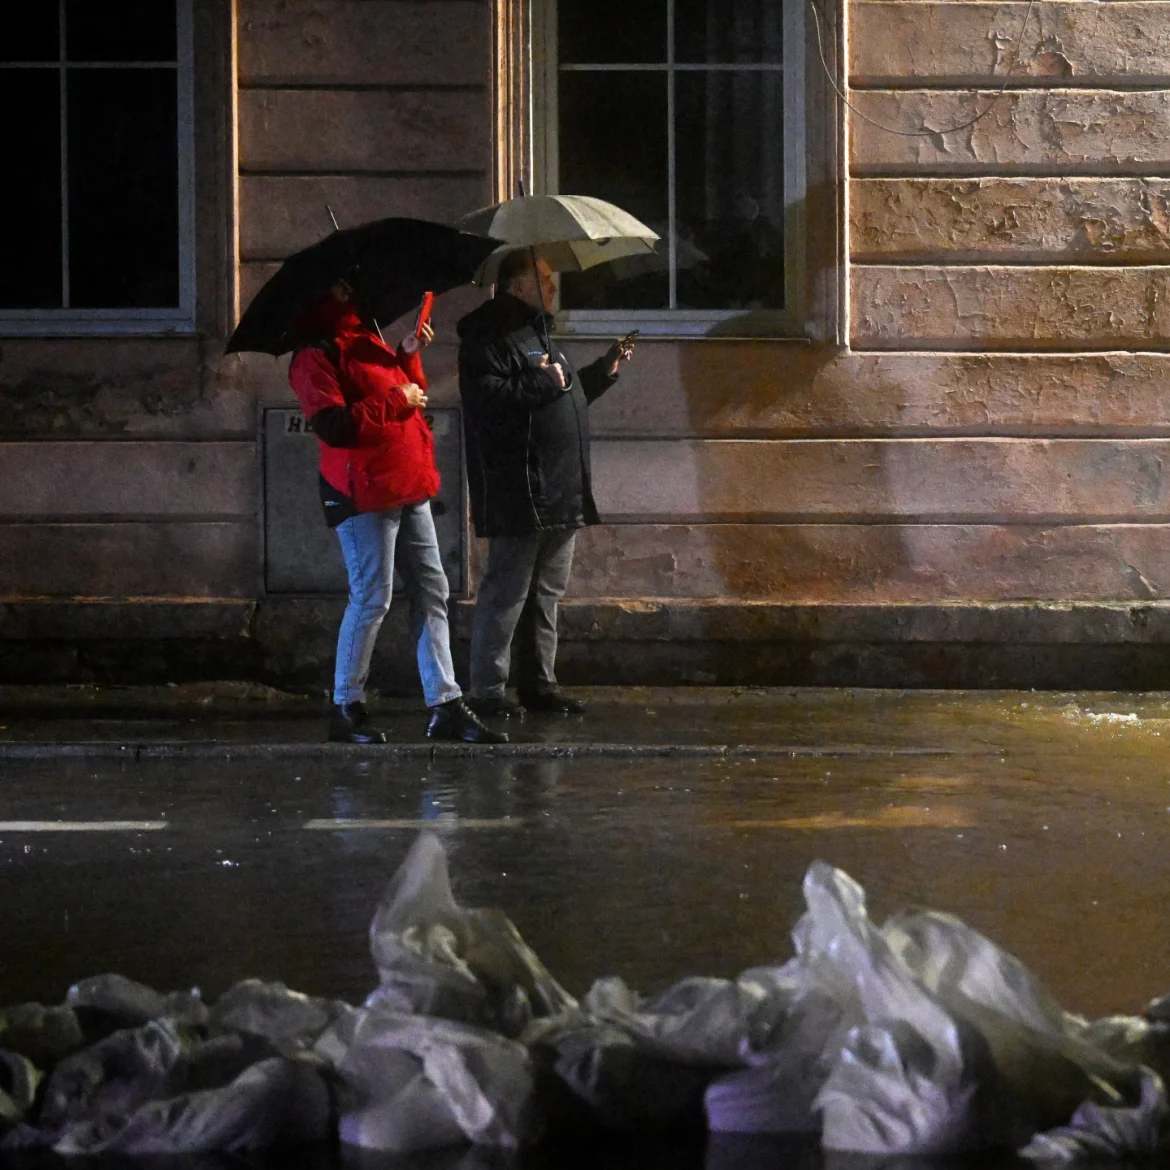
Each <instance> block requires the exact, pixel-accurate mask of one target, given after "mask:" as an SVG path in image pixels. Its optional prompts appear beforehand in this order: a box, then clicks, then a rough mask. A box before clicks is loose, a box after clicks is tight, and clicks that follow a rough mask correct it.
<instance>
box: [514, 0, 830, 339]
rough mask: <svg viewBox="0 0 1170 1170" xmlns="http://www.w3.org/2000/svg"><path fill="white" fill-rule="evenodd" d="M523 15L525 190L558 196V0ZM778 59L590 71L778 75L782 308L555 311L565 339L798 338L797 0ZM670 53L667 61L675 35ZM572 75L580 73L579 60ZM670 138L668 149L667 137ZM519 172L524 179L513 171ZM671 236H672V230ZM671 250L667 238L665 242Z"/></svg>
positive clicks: (787, 14)
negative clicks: (774, 62)
mask: <svg viewBox="0 0 1170 1170" xmlns="http://www.w3.org/2000/svg"><path fill="white" fill-rule="evenodd" d="M520 2H521V3H522V4H523V5H524V7H525V9H526V12H525V16H526V18H527V19H526V22H525V23H526V25H527V32H528V36H527V37H526V40H527V42H528V45H527V47H528V53H527V55H526V62H525V64H526V69H527V72H528V76H527V77H526V78H525V79H524V80H525V84H524V85H523V87H522V88H523V91H524V92H525V93H526V94H527V96H528V101H527V102H526V103H525V104H526V106H527V108H526V109H525V110H524V122H525V123H526V124H525V125H524V126H522V127H520V128H519V130H520V137H521V139H523V140H526V144H527V146H528V149H527V151H526V152H524V153H525V154H526V155H527V157H526V158H524V159H523V163H524V164H526V165H525V169H526V170H527V172H528V175H527V178H528V185H527V187H526V189H527V190H531V191H533V192H535V193H541V194H556V193H557V192H556V186H557V184H556V182H555V176H556V174H557V171H558V167H557V160H558V142H557V100H558V79H559V77H560V74H561V68H560V63H559V61H558V60H557V0H520ZM666 3H667V18H668V27H670V24H672V23H673V18H674V0H666ZM782 4H783V21H784V23H783V37H784V60H783V64H782V66H781V68H780V69H779V70H778V69H776V67H775V66H763V67H760V66H756V65H738V64H716V65H703V64H699V65H694V64H690V63H679V62H676V61H674V60H673V59H669V60H668V61H667V62H666V63H665V64H663V65H649V66H648V65H620V64H618V65H605V66H592V67H588V71H595V72H620V71H623V70H624V71H629V72H649V71H654V72H663V73H668V72H674V73H675V75H677V74H679V73H691V72H732V71H735V72H762V71H770V72H780V71H782V73H783V83H782V92H783V95H784V96H783V100H784V270H785V287H784V308H783V309H725V310H712V309H604V310H603V309H572V310H563V309H561V308H560V305H559V303H558V304H557V305H556V306H554V308H555V309H556V329H557V332H558V333H559V334H562V335H564V336H568V337H609V336H611V335H612V334H613V332H614V330H615V329H620V328H622V327H623V326H629V325H631V324H633V325H636V326H637V327H638V328H639V329H640V330H641V332H642V333H643V335H645V336H648V337H659V338H663V339H670V338H678V339H689V338H696V337H718V338H721V339H724V340H726V339H730V338H737V337H744V338H804V337H806V336H807V325H806V306H805V270H806V257H805V198H806V193H807V162H806V152H807V144H806V120H805V25H804V20H805V17H804V5H803V0H782ZM670 42H671V43H670V46H669V49H668V53H669V57H670V58H673V36H672V37H670ZM570 68H571V69H572V71H574V72H585V71H586V70H585V69H582V67H581V66H579V65H573V66H571V67H570ZM673 94H674V87H673V85H670V86H668V115H667V116H668V120H669V127H668V135H669V140H672V139H673V133H674V129H673V127H674V103H673ZM669 140H668V147H669V144H670V142H669ZM668 153H669V155H670V162H669V171H670V179H669V181H670V191H669V211H668V214H669V218H670V221H671V222H672V223H673V222H674V218H675V207H674V197H673V191H674V181H675V180H674V167H675V162H674V157H673V151H668ZM518 177H523V176H522V175H521V176H518ZM672 234H673V233H672ZM670 244H671V247H673V240H671V241H670Z"/></svg>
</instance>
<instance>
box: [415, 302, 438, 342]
mask: <svg viewBox="0 0 1170 1170" xmlns="http://www.w3.org/2000/svg"><path fill="white" fill-rule="evenodd" d="M434 303H435V294H434V293H433V292H430V291H427V292H425V293H423V299H422V304H421V305H419V307H418V316H417V317H416V318H415V319H414V335H415V337H419V338H421V337H422V335H423V329H424V327H425V326H426V324H427V322H429V321H430V319H431V309H432V307H433V306H434Z"/></svg>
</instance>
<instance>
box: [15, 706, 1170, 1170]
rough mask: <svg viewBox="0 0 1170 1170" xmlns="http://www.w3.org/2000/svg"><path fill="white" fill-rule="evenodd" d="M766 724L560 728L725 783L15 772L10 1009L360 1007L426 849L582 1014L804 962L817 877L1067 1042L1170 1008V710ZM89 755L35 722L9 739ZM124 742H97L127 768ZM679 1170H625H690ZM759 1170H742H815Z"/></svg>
mask: <svg viewBox="0 0 1170 1170" xmlns="http://www.w3.org/2000/svg"><path fill="white" fill-rule="evenodd" d="M765 698H766V699H767V701H765ZM765 698H761V697H760V696H755V697H749V698H748V699H744V700H743V701H736V702H730V703H725V704H723V705H722V706H719V707H714V706H710V705H708V706H703V705H702V704H699V703H694V704H690V705H688V704H687V703H685V702H684V703H681V704H675V705H673V706H672V705H671V704H670V703H669V702H667V701H663V702H655V703H654V704H653V705H651V704H650V703H649V702H646V703H642V706H641V708H639V706H638V704H636V703H635V704H634V705H633V706H631V704H630V703H629V702H626V703H625V704H624V705H622V704H618V705H615V706H614V707H613V709H612V710H607V709H605V707H604V704H602V705H600V706H598V705H595V707H594V711H593V712H592V713H591V715H589V716H587V717H586V719H585V720H583V721H574V722H569V721H562V722H561V723H558V724H555V725H552V724H550V725H549V726H550V731H549V735H550V736H554V737H559V739H560V740H561V741H565V742H568V741H574V740H575V741H576V742H578V743H582V744H589V743H592V742H597V741H600V740H601V739H602V738H604V739H605V741H607V742H611V741H614V740H616V739H619V738H624V739H625V740H626V741H629V742H633V741H635V740H637V739H638V737H639V735H640V736H641V738H642V740H643V741H644V742H647V743H650V742H654V741H655V736H653V735H651V734H650V732H649V731H647V730H646V728H647V725H648V724H654V722H655V721H656V720H657V721H658V724H657V725H658V728H659V731H658V733H657V741H658V742H660V743H666V742H672V743H673V742H676V741H677V742H678V743H680V744H685V743H687V742H689V743H691V744H695V745H698V744H702V743H705V742H707V743H712V742H717V743H725V744H731V745H744V744H747V745H753V744H754V745H758V747H759V749H760V750H759V753H758V754H756V755H750V754H730V755H727V756H724V757H710V756H707V757H693V756H687V755H685V754H681V755H674V756H658V757H655V756H646V757H643V758H628V759H621V758H616V757H614V756H589V755H585V756H582V757H581V758H575V757H572V756H567V757H554V756H548V757H546V758H539V757H537V758H526V757H500V758H478V757H476V758H470V759H460V758H455V757H439V758H435V759H431V758H428V756H426V755H425V754H418V755H415V756H409V755H406V756H401V755H400V756H390V757H383V758H379V757H378V756H377V755H376V754H374V753H368V752H367V753H347V752H336V753H325V754H318V755H317V756H316V757H315V758H311V759H308V758H306V759H298V758H296V756H295V754H294V755H288V754H286V755H281V756H278V757H277V758H274V759H267V760H266V759H264V758H262V757H257V758H248V759H232V758H227V756H226V755H221V756H220V757H219V758H216V757H215V755H214V753H212V754H211V755H207V754H205V755H204V757H203V758H183V756H182V754H181V753H179V755H178V757H177V758H173V759H159V760H151V759H139V760H137V761H136V760H134V759H133V758H131V759H126V760H117V759H100V758H85V757H84V755H83V756H82V757H81V758H72V759H59V758H31V759H30V758H25V759H17V758H11V757H8V758H6V757H5V756H4V751H3V749H4V740H0V777H2V784H3V792H4V802H3V810H2V818H0V819H2V821H3V823H2V824H0V890H2V892H3V896H2V898H0V937H2V938H3V951H2V956H3V957H2V961H0V1003H3V1002H14V1001H21V1000H27V999H37V1000H42V1001H45V1002H52V1001H57V1000H59V999H60V998H61V997H62V996H63V994H64V993H65V990H66V988H67V987H68V986H69V985H70V983H72V982H74V981H75V980H76V979H77V978H79V977H81V976H85V975H91V974H96V973H98V972H102V971H118V972H121V973H123V974H125V975H128V976H131V977H132V978H135V979H138V980H141V981H143V982H145V983H148V984H150V985H152V986H155V987H159V988H162V989H170V988H183V987H190V986H192V985H194V986H198V987H200V988H201V989H202V990H203V992H204V995H205V996H206V997H209V998H210V997H213V996H215V995H217V994H219V993H220V992H221V991H223V990H224V989H225V988H226V987H228V986H229V985H230V984H232V983H234V982H235V981H237V980H239V979H242V978H245V977H249V976H258V977H261V978H264V979H279V980H281V981H283V982H285V983H287V984H288V985H289V986H292V987H294V988H297V989H299V990H302V991H306V992H310V993H315V994H323V995H331V996H341V997H344V998H346V999H349V1000H351V1001H353V1000H360V999H361V998H362V997H363V996H364V995H365V994H366V993H367V992H368V991H369V990H370V989H371V988H372V986H373V984H374V980H375V976H374V970H373V965H372V963H371V961H370V958H369V955H368V952H367V949H366V930H367V927H368V924H369V921H370V918H371V916H372V913H373V910H374V907H375V905H376V903H377V900H378V898H379V896H380V894H381V891H382V889H383V887H384V885H385V883H386V882H387V880H388V879H389V878H390V876H391V874H392V873H393V871H394V869H395V867H396V865H397V864H398V862H399V861H400V859H401V858H402V856H403V855H404V853H405V851H406V849H407V848H408V846H409V844H410V842H411V841H412V840H413V838H414V835H415V834H416V833H417V832H418V830H419V829H420V828H422V827H429V828H433V829H435V830H436V831H438V832H439V833H441V834H442V836H443V839H444V841H445V842H446V844H447V848H448V850H449V852H450V856H451V868H452V873H453V877H454V881H455V886H456V893H457V896H458V897H459V898H460V900H462V901H463V902H465V903H466V904H469V905H491V906H499V907H502V908H503V909H505V910H506V911H507V913H508V914H509V915H510V916H511V917H512V919H513V920H514V921H515V922H516V924H517V926H518V927H519V929H520V931H521V933H522V934H523V935H524V937H525V939H526V940H527V941H528V942H529V944H530V945H531V946H533V948H534V949H535V950H536V952H537V953H538V954H539V955H540V956H541V958H542V959H543V960H544V961H545V963H546V965H547V966H548V967H549V968H550V969H551V971H552V972H553V974H554V975H555V976H557V977H558V978H559V979H560V980H561V982H562V983H564V984H565V985H566V986H567V987H568V988H569V989H570V990H571V991H573V992H574V993H581V992H583V991H584V990H585V989H586V987H587V986H588V985H589V983H590V982H591V981H592V980H593V979H594V978H596V977H599V976H602V975H607V974H620V975H622V976H623V977H625V978H626V979H627V981H628V982H629V983H630V984H631V985H632V986H634V987H636V988H639V989H641V990H644V991H654V990H656V989H660V988H662V987H663V986H665V985H666V984H668V983H670V982H672V981H674V980H676V979H678V978H680V977H682V976H683V975H687V974H693V973H702V974H710V975H733V974H735V973H737V972H738V971H739V970H741V969H743V968H745V967H748V966H751V965H754V964H758V963H766V962H774V961H782V960H784V959H786V958H787V957H788V956H789V954H790V952H791V947H790V943H789V940H788V932H789V930H790V928H791V926H792V924H793V923H794V921H795V920H796V918H797V917H798V915H799V914H800V912H801V910H802V899H801V895H800V881H801V877H802V876H803V874H804V872H805V870H806V869H807V867H808V865H809V863H810V862H811V861H813V860H814V859H816V858H823V859H825V860H827V861H829V862H831V863H832V864H834V865H837V866H839V867H841V868H843V869H845V870H846V871H847V872H848V873H850V874H851V875H852V876H853V877H855V878H856V879H857V880H859V881H860V882H861V883H862V884H863V885H864V886H865V887H866V889H867V891H868V893H869V898H870V908H871V914H872V916H874V917H875V918H881V917H884V916H885V914H887V913H889V912H891V911H893V910H895V909H897V908H898V907H900V906H902V905H905V904H907V903H920V904H925V905H929V906H932V907H935V908H938V909H942V910H947V911H950V912H952V913H955V914H958V915H959V916H960V917H962V918H964V919H965V920H967V921H968V922H969V923H971V924H972V925H973V926H975V927H976V928H978V929H979V930H981V931H983V932H984V933H985V934H987V935H989V936H990V937H991V938H992V939H994V940H995V941H997V942H998V943H1000V944H1001V945H1004V946H1006V947H1007V948H1008V949H1010V950H1012V951H1014V952H1015V953H1016V954H1017V955H1018V956H1019V957H1020V958H1021V959H1023V961H1024V962H1025V963H1026V964H1028V966H1030V967H1031V968H1032V969H1033V970H1035V971H1036V972H1037V973H1039V974H1040V975H1041V976H1042V978H1043V979H1044V980H1045V981H1046V982H1047V983H1048V984H1049V986H1050V987H1051V988H1052V990H1053V991H1054V992H1055V993H1056V995H1057V997H1058V998H1059V999H1060V1000H1061V1002H1062V1003H1063V1004H1064V1005H1065V1006H1066V1007H1067V1008H1069V1009H1071V1010H1075V1011H1079V1012H1083V1013H1085V1014H1087V1015H1103V1014H1107V1013H1112V1012H1135V1011H1138V1010H1140V1009H1141V1007H1142V1006H1143V1005H1144V1004H1145V1003H1146V1002H1147V1001H1148V1000H1149V999H1151V998H1152V997H1154V996H1155V995H1160V994H1163V993H1165V992H1166V991H1168V990H1170V929H1167V925H1168V920H1170V912H1168V910H1167V891H1168V890H1170V767H1168V766H1167V747H1168V746H1170V698H1168V697H1166V696H1125V695H1033V694H1000V695H989V694H977V695H958V694H956V695H940V694H921V693H920V694H909V695H898V694H895V693H892V692H807V693H803V694H802V693H800V692H796V693H792V692H788V693H785V695H784V696H781V697H779V698H777V697H775V696H773V697H765ZM646 710H654V711H655V714H653V715H646V714H645V711H646ZM664 712H665V714H663V713H664ZM623 720H625V721H626V729H625V734H624V735H623ZM591 721H592V722H591ZM671 721H673V723H672V722H671ZM179 722H181V721H179ZM298 722H300V721H298ZM277 724H278V721H274V723H273V726H276V725H277ZM663 724H669V726H668V727H666V728H665V730H663ZM225 726H226V724H225ZM63 727H64V724H63V723H60V722H58V723H53V722H52V721H51V720H50V721H49V722H47V723H46V722H45V721H44V720H43V719H42V720H41V721H40V722H38V723H36V725H35V727H34V725H33V722H30V721H25V722H22V721H21V719H19V718H17V719H12V718H9V720H8V724H7V725H6V727H5V729H4V735H5V737H6V739H7V742H8V743H9V744H14V743H18V742H19V743H28V742H31V741H32V740H34V739H38V738H39V739H40V740H41V741H44V740H45V739H46V738H47V735H46V728H49V729H50V730H52V729H54V728H55V729H56V730H58V731H60V730H61V729H62V728H63ZM635 728H637V729H639V731H638V734H634V729H635ZM106 730H107V731H108V732H110V734H109V735H108V736H105V737H103V736H101V735H96V734H92V728H90V732H91V733H90V734H88V737H87V738H88V741H95V740H99V739H103V738H104V739H105V740H106V741H107V742H111V741H113V740H116V739H117V738H118V737H117V736H116V735H114V734H113V730H114V729H111V728H110V727H107V728H106ZM123 730H125V728H124V727H123ZM539 731H540V728H539V726H537V725H535V724H533V725H530V726H529V728H528V733H529V736H530V738H531V739H532V741H533V742H539ZM221 732H222V728H221ZM34 733H35V734H34ZM265 734H266V735H268V736H269V739H270V741H271V742H277V741H278V739H279V737H277V736H276V735H275V734H274V733H273V731H272V727H269V729H268V731H267V732H266V733H265ZM300 734H302V735H304V734H305V730H304V727H303V725H302V726H301V731H300ZM688 736H689V739H688ZM75 738H76V736H75ZM135 738H136V742H139V741H143V737H142V736H141V735H140V734H137V733H136V737H135ZM163 738H166V737H163ZM176 738H184V739H186V740H187V741H188V742H195V741H197V740H198V737H197V736H195V734H194V732H188V733H187V734H186V736H184V737H176ZM257 738H263V737H262V736H253V737H252V739H253V740H255V739H257ZM218 739H219V742H220V743H221V745H222V743H223V742H224V740H228V741H231V742H235V743H243V742H245V741H246V740H247V739H248V737H247V736H245V735H244V733H243V731H242V730H240V729H238V728H237V730H236V731H232V732H230V733H223V734H220V735H219V737H218ZM200 742H203V744H204V747H206V746H207V744H208V742H210V741H207V740H206V739H205V740H204V741H200ZM818 745H819V747H818ZM789 747H791V748H793V749H796V753H795V754H794V753H793V751H789V750H787V748H789ZM820 751H823V753H824V754H818V752H820ZM802 753H803V754H802ZM655 1149H656V1150H657V1151H658V1153H654V1154H651V1153H650V1152H648V1151H642V1153H641V1154H639V1155H638V1158H637V1159H636V1160H635V1161H633V1162H630V1163H629V1164H631V1165H635V1164H636V1165H645V1166H649V1165H652V1164H657V1162H656V1159H657V1158H658V1157H659V1154H661V1155H662V1156H663V1157H664V1158H666V1159H667V1160H666V1161H664V1162H663V1163H662V1164H664V1165H666V1164H671V1165H680V1164H683V1163H680V1162H679V1161H677V1160H674V1161H671V1160H670V1157H669V1155H670V1150H669V1149H667V1150H666V1151H665V1152H663V1150H662V1149H661V1147H655ZM627 1155H629V1156H631V1157H633V1155H632V1154H630V1151H629V1149H628V1148H627V1149H626V1152H625V1154H623V1155H622V1157H623V1158H624V1157H626V1156H627ZM725 1155H726V1151H725V1152H724V1155H717V1154H709V1155H708V1156H707V1164H708V1165H709V1166H711V1165H719V1164H720V1163H719V1162H718V1157H719V1156H725ZM460 1156H463V1155H460ZM753 1156H756V1157H757V1158H761V1157H763V1155H759V1153H758V1151H757V1153H756V1155H751V1156H749V1152H745V1151H744V1150H739V1151H738V1152H737V1153H736V1154H735V1156H734V1158H733V1159H732V1161H731V1162H730V1163H727V1164H728V1165H735V1166H744V1167H747V1166H751V1165H761V1166H762V1165H764V1164H767V1165H771V1166H777V1165H781V1164H783V1165H789V1166H796V1165H809V1164H819V1163H816V1162H815V1161H814V1162H812V1163H810V1162H809V1161H808V1160H807V1158H805V1157H803V1156H800V1155H797V1154H792V1153H791V1152H789V1153H788V1154H786V1155H784V1157H783V1158H782V1159H781V1160H780V1161H777V1157H778V1155H776V1154H775V1152H774V1151H773V1152H772V1153H771V1154H769V1155H768V1156H767V1158H766V1159H765V1160H763V1161H759V1160H757V1161H756V1162H753V1161H752V1157H753ZM444 1157H448V1156H446V1155H445V1156H444ZM476 1157H477V1158H478V1157H479V1155H476ZM687 1157H688V1159H689V1160H690V1161H691V1162H692V1163H693V1164H695V1165H702V1164H703V1155H702V1154H701V1149H700V1151H699V1152H696V1151H695V1150H694V1149H691V1150H690V1153H689V1154H688V1156H687ZM712 1158H715V1162H714V1163H712ZM615 1159H617V1155H616V1154H615V1155H613V1156H612V1157H610V1156H609V1155H607V1156H606V1158H605V1159H603V1161H604V1163H605V1164H607V1165H618V1164H619V1161H618V1160H615ZM696 1159H697V1161H696ZM283 1164H287V1165H291V1164H292V1163H283ZM435 1164H436V1165H442V1166H443V1167H444V1170H446V1167H447V1166H448V1165H449V1166H450V1167H451V1168H452V1170H455V1168H456V1167H458V1170H469V1168H470V1167H471V1166H473V1165H474V1166H475V1167H476V1168H477V1170H478V1167H479V1166H481V1165H488V1164H490V1163H487V1162H482V1161H479V1162H467V1163H466V1164H465V1163H462V1162H459V1161H458V1159H457V1158H456V1157H455V1155H450V1156H449V1160H448V1161H446V1162H438V1163H435ZM558 1164H567V1163H565V1162H563V1161H562V1162H559V1163H558ZM590 1164H591V1165H596V1164H600V1163H598V1161H597V1160H596V1159H594V1160H593V1161H592V1162H591V1163H590ZM1002 1164H1003V1163H1002V1161H1000V1162H997V1163H996V1165H1002Z"/></svg>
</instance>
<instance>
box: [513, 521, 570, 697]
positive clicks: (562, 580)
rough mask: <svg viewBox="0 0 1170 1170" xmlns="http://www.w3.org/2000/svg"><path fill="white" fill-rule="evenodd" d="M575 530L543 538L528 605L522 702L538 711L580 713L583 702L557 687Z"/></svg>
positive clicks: (521, 681)
mask: <svg viewBox="0 0 1170 1170" xmlns="http://www.w3.org/2000/svg"><path fill="white" fill-rule="evenodd" d="M576 539H577V533H576V531H575V530H574V529H568V530H567V531H559V532H549V533H546V534H545V537H544V540H543V541H542V544H541V548H540V553H539V555H538V557H537V560H536V565H535V568H534V571H533V574H532V584H531V588H530V591H529V595H528V599H527V604H526V606H525V614H524V624H525V626H526V631H525V634H526V652H527V653H526V657H527V662H525V663H524V670H523V674H522V675H521V679H520V682H519V690H520V695H519V698H520V701H521V703H523V704H524V706H526V707H528V708H530V709H535V710H549V711H559V712H564V713H570V712H580V711H582V710H584V704H581V703H579V702H578V701H577V700H575V699H570V698H568V697H567V696H565V695H562V694H561V692H560V691H559V689H558V687H557V676H556V661H557V608H558V605H559V603H560V600H561V598H562V597H563V596H564V594H565V590H566V589H567V588H568V586H569V576H570V574H571V573H572V570H573V549H574V546H575V544H576Z"/></svg>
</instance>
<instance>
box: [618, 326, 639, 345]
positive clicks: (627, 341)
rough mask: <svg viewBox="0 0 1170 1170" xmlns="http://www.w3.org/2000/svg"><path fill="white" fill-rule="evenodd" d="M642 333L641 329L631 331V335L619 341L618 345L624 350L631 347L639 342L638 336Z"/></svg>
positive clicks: (628, 334)
mask: <svg viewBox="0 0 1170 1170" xmlns="http://www.w3.org/2000/svg"><path fill="white" fill-rule="evenodd" d="M641 332H642V331H641V329H631V330H630V331H629V333H627V334H626V335H625V337H621V338H619V339H618V345H620V346H621V347H622V349H625V348H626V347H627V346H629V345H633V344H634V342H635V341H636V340H637V337H638V334H639V333H641Z"/></svg>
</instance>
